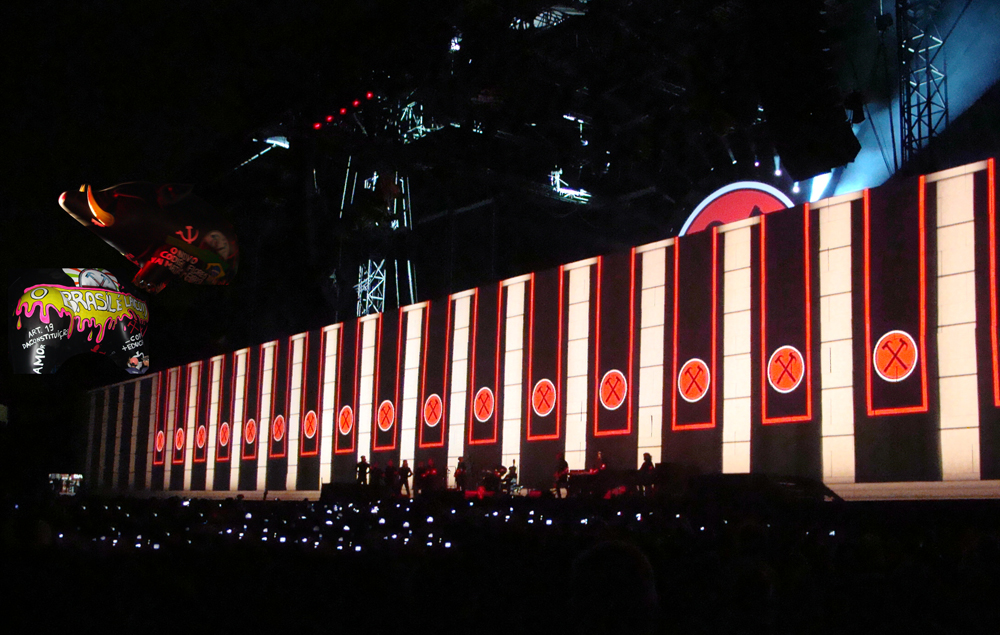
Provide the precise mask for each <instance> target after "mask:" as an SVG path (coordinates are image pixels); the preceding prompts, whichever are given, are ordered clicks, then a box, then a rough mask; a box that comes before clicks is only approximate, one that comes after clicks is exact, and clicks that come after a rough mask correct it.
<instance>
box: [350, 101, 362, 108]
mask: <svg viewBox="0 0 1000 635" xmlns="http://www.w3.org/2000/svg"><path fill="white" fill-rule="evenodd" d="M351 105H352V106H354V107H355V108H357V107H358V106H360V105H361V102H360V101H358V100H357V99H355V100H354V101H352V102H351Z"/></svg>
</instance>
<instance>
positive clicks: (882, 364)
mask: <svg viewBox="0 0 1000 635" xmlns="http://www.w3.org/2000/svg"><path fill="white" fill-rule="evenodd" d="M917 351H918V349H917V342H916V341H915V340H914V339H913V337H912V336H911V335H910V334H909V333H907V332H906V331H889V332H888V333H886V334H885V335H883V336H882V337H880V338H879V340H878V342H877V343H876V344H875V351H874V352H873V354H872V363H873V364H874V365H875V372H876V373H878V376H879V377H881V378H882V379H884V380H886V381H891V382H897V381H903V380H904V379H906V378H907V377H909V376H910V374H911V373H913V370H914V369H915V368H916V367H917V360H918V358H919V356H918V355H917Z"/></svg>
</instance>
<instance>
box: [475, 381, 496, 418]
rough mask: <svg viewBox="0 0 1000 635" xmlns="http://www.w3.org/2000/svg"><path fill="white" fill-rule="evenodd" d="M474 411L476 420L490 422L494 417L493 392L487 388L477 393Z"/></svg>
mask: <svg viewBox="0 0 1000 635" xmlns="http://www.w3.org/2000/svg"><path fill="white" fill-rule="evenodd" d="M472 410H473V412H474V413H475V415H476V419H477V420H479V421H482V422H486V421H489V419H490V417H492V416H493V391H492V390H490V389H489V388H486V387H485V386H484V387H482V388H480V389H479V390H478V391H477V392H476V399H475V401H474V402H473V404H472Z"/></svg>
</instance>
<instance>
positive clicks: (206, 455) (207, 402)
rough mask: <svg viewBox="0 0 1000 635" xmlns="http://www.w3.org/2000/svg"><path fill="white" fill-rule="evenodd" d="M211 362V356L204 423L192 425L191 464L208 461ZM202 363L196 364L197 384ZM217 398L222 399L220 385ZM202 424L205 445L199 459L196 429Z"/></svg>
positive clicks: (203, 363)
mask: <svg viewBox="0 0 1000 635" xmlns="http://www.w3.org/2000/svg"><path fill="white" fill-rule="evenodd" d="M212 363H213V362H212V360H211V358H209V360H208V394H207V395H206V398H205V415H204V416H205V418H204V421H205V423H203V424H201V425H198V422H197V421H195V425H194V458H192V459H191V463H192V464H194V463H207V462H208V429H209V426H211V425H212V422H211V421H209V420H208V417H209V413H210V412H211V411H212V374H213V373H212ZM204 365H205V362H204V361H202V362H201V364H199V365H198V383H199V384H201V367H202V366H204ZM198 393H199V395H200V394H201V386H200V385H199V386H198ZM219 399H220V400H221V399H222V387H221V386H220V387H219ZM202 426H204V428H205V446H204V448H202V450H203V454H204V456H202V458H201V459H199V458H198V429H199V428H201V427H202Z"/></svg>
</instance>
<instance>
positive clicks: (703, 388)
mask: <svg viewBox="0 0 1000 635" xmlns="http://www.w3.org/2000/svg"><path fill="white" fill-rule="evenodd" d="M711 383H712V375H711V373H710V372H709V370H708V364H706V363H705V362H703V361H702V360H700V359H698V358H697V357H694V358H692V359H689V360H688V361H686V362H684V365H683V366H681V372H679V373H677V390H678V391H680V393H681V397H683V398H684V401H687V402H690V403H694V402H696V401H701V399H702V398H703V397H704V396H705V395H706V394H707V393H708V387H709V385H711Z"/></svg>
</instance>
